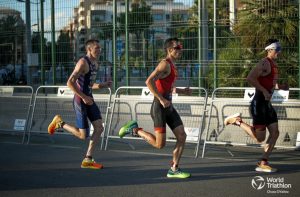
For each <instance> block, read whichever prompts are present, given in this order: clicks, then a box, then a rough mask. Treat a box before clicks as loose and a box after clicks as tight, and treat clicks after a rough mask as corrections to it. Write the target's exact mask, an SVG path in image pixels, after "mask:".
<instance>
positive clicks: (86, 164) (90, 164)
mask: <svg viewBox="0 0 300 197" xmlns="http://www.w3.org/2000/svg"><path fill="white" fill-rule="evenodd" d="M81 168H90V169H95V170H98V169H102V168H103V165H102V164H101V163H97V162H96V161H95V160H94V159H89V158H84V159H83V161H82V162H81Z"/></svg>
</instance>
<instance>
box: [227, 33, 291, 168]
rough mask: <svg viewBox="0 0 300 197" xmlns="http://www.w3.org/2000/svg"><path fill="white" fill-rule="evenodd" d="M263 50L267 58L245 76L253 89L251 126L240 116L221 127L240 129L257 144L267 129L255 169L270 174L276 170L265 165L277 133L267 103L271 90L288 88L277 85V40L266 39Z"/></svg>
mask: <svg viewBox="0 0 300 197" xmlns="http://www.w3.org/2000/svg"><path fill="white" fill-rule="evenodd" d="M265 50H266V51H267V57H265V58H263V59H262V60H261V61H260V62H259V63H258V64H257V65H256V67H254V68H253V69H252V70H251V72H250V73H249V75H248V77H247V81H248V82H249V83H250V84H251V85H252V86H254V87H255V96H254V98H253V100H252V101H251V105H250V112H251V115H252V118H253V126H250V125H248V124H247V123H244V122H243V121H242V119H241V117H240V113H237V114H234V115H232V116H229V117H227V118H226V119H225V120H224V124H225V125H228V124H234V125H238V126H240V127H241V128H242V129H243V130H244V131H246V133H247V134H249V135H250V136H251V137H252V138H253V139H255V140H256V141H257V142H259V143H261V142H263V141H264V140H265V138H266V128H267V129H268V131H269V133H270V135H269V137H268V139H267V141H266V144H265V148H264V153H263V155H262V158H261V160H260V161H259V162H258V164H257V167H256V169H255V170H256V171H260V172H274V171H276V169H275V168H272V167H271V166H270V165H269V164H268V159H269V156H270V154H271V152H272V150H273V148H274V146H275V144H276V141H277V139H278V136H279V130H278V119H277V114H276V111H275V110H274V108H273V107H272V104H271V101H270V100H271V97H272V94H273V91H274V89H283V90H288V86H287V85H286V84H284V85H278V84H277V80H278V68H277V65H276V63H275V62H274V60H275V59H276V58H277V56H278V54H279V53H280V51H281V47H280V44H279V42H278V40H276V39H270V40H268V42H267V47H266V48H265Z"/></svg>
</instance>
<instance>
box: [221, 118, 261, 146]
mask: <svg viewBox="0 0 300 197" xmlns="http://www.w3.org/2000/svg"><path fill="white" fill-rule="evenodd" d="M228 124H233V125H237V126H239V127H241V128H242V129H243V130H244V131H245V132H246V133H247V134H248V135H249V136H250V137H251V138H253V139H254V140H256V141H257V142H259V143H260V142H262V141H264V140H265V138H266V127H265V126H264V125H257V126H255V127H254V126H251V125H249V124H247V123H246V122H243V121H242V119H241V117H240V114H239V113H238V114H234V115H232V116H229V117H227V118H226V119H225V120H224V125H228Z"/></svg>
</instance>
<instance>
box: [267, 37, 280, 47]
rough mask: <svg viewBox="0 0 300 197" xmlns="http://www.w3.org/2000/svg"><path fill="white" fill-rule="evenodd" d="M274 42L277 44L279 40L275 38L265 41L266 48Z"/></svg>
mask: <svg viewBox="0 0 300 197" xmlns="http://www.w3.org/2000/svg"><path fill="white" fill-rule="evenodd" d="M275 42H279V40H277V39H275V38H270V39H268V40H267V42H266V46H269V45H270V44H272V43H275Z"/></svg>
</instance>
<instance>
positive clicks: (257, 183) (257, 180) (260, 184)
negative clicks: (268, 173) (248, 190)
mask: <svg viewBox="0 0 300 197" xmlns="http://www.w3.org/2000/svg"><path fill="white" fill-rule="evenodd" d="M251 185H252V187H253V188H254V189H256V190H261V189H262V188H264V186H265V185H266V182H265V179H264V178H263V177H261V176H255V177H254V178H253V179H252V181H251Z"/></svg>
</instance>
